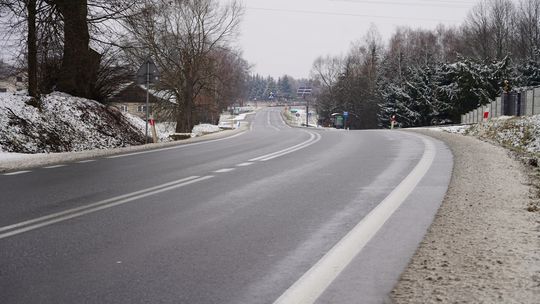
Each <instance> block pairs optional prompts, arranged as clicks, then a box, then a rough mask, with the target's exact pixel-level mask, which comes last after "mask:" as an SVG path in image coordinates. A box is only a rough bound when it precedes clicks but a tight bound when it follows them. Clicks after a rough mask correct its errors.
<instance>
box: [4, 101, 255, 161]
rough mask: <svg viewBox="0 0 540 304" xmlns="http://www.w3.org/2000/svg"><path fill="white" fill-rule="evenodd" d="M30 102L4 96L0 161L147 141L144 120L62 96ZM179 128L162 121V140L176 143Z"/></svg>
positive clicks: (211, 129) (206, 129)
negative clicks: (37, 103) (172, 137)
mask: <svg viewBox="0 0 540 304" xmlns="http://www.w3.org/2000/svg"><path fill="white" fill-rule="evenodd" d="M30 101H31V98H29V97H28V96H25V95H24V94H13V93H0V161H4V162H5V161H10V160H13V161H15V160H21V159H25V158H28V157H30V156H29V155H33V154H37V153H57V152H77V151H88V150H95V149H112V148H119V147H128V146H136V145H141V144H143V143H144V141H145V140H144V137H145V135H144V134H145V128H146V124H145V122H144V120H143V119H141V118H139V117H137V116H134V115H131V114H129V113H125V112H121V111H119V110H118V109H116V108H114V107H107V106H105V105H103V104H100V103H98V102H96V101H93V100H88V99H84V98H77V97H73V96H70V95H68V94H64V93H59V92H54V93H51V94H48V95H44V96H43V97H42V99H41V107H40V108H38V107H36V106H34V105H31V104H30ZM245 115H246V114H240V115H238V116H234V115H232V116H231V117H230V121H231V122H232V123H231V127H230V128H229V129H231V128H238V127H239V125H240V122H241V121H243V120H245V118H246V116H245ZM226 116H227V119H229V117H228V115H226ZM175 127H176V123H174V122H158V123H157V124H156V131H157V135H158V138H159V141H160V142H168V141H171V138H170V135H171V134H174V133H175ZM218 131H221V129H220V128H219V127H218V126H214V125H209V124H201V125H198V126H195V127H194V129H193V131H192V137H198V136H202V135H206V134H210V133H215V132H218ZM149 136H152V129H151V127H150V126H149ZM43 155H44V154H42V156H43ZM45 155H46V154H45Z"/></svg>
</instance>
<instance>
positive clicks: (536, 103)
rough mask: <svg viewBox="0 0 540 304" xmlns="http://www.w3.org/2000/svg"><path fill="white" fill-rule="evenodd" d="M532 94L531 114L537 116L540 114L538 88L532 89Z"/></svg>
mask: <svg viewBox="0 0 540 304" xmlns="http://www.w3.org/2000/svg"><path fill="white" fill-rule="evenodd" d="M533 94H534V95H533V96H534V98H533V101H534V106H533V114H534V115H537V114H540V88H536V89H534V91H533Z"/></svg>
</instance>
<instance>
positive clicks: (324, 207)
mask: <svg viewBox="0 0 540 304" xmlns="http://www.w3.org/2000/svg"><path fill="white" fill-rule="evenodd" d="M250 119H251V120H252V123H251V127H250V130H247V131H245V132H243V133H240V134H237V135H235V136H233V137H228V138H223V139H219V140H212V141H206V142H199V143H195V144H188V145H182V146H175V147H172V148H166V149H161V150H152V151H145V152H141V153H132V154H125V155H118V156H114V157H105V158H99V159H92V160H87V161H80V162H73V163H65V164H63V165H57V166H52V167H44V168H35V169H32V170H27V172H26V171H25V172H14V173H13V172H12V173H7V174H4V175H0V189H1V197H0V207H1V210H2V212H0V302H1V303H4V304H7V303H382V302H384V301H386V299H387V294H388V292H389V291H390V290H391V289H392V287H393V285H394V284H395V282H396V281H397V279H398V277H399V274H400V273H401V271H402V270H403V269H404V267H405V266H406V265H407V262H408V259H409V258H410V256H411V255H412V254H413V253H414V250H415V249H416V247H417V244H418V243H419V242H420V240H421V239H422V236H423V234H424V233H425V230H426V229H427V227H428V226H429V224H430V222H431V220H432V218H433V216H434V214H435V212H436V210H437V208H438V206H439V204H440V202H441V201H442V198H443V196H444V193H445V192H446V189H447V186H448V182H449V178H450V173H451V170H452V156H451V153H450V152H449V150H448V149H447V148H446V147H445V146H444V145H443V144H442V143H441V142H438V141H435V140H433V139H430V138H428V137H423V136H420V135H416V134H411V133H407V132H398V131H382V130H381V131H342V130H326V129H313V128H310V129H305V128H291V127H289V126H287V125H286V124H285V123H284V122H283V120H282V118H281V115H280V109H278V108H268V109H265V110H262V111H259V112H257V114H255V115H252V116H251V117H250Z"/></svg>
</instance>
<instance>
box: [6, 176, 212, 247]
mask: <svg viewBox="0 0 540 304" xmlns="http://www.w3.org/2000/svg"><path fill="white" fill-rule="evenodd" d="M212 177H213V176H211V175H209V176H204V177H199V176H191V177H187V178H183V179H180V180H176V181H173V182H169V183H165V184H162V185H158V186H155V187H151V188H147V189H143V190H139V191H135V192H132V193H128V194H124V195H120V196H116V197H113V198H110V199H106V200H102V201H99V202H96V203H92V204H89V205H86V206H81V207H77V208H73V209H69V210H65V211H62V212H58V213H54V214H50V215H46V216H42V217H39V218H35V219H32V220H28V221H24V222H20V223H17V224H13V225H9V226H4V227H0V232H2V231H9V230H11V231H9V232H6V233H2V234H0V239H3V238H6V237H10V236H13V235H17V234H21V233H23V232H27V231H30V230H34V229H38V228H41V227H44V226H48V225H52V224H54V223H58V222H62V221H65V220H68V219H72V218H75V217H79V216H82V215H85V214H89V213H93V212H96V211H99V210H103V209H107V208H111V207H114V206H118V205H122V204H125V203H128V202H132V201H134V200H138V199H141V198H144V197H147V196H151V195H154V194H158V193H161V192H165V191H169V190H172V189H176V188H180V187H184V186H187V185H190V184H193V183H197V182H200V181H204V180H207V179H210V178H212Z"/></svg>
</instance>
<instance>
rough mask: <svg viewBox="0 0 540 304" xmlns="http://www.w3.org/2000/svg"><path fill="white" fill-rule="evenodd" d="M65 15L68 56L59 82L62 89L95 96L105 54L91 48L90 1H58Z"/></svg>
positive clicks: (66, 52)
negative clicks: (100, 64)
mask: <svg viewBox="0 0 540 304" xmlns="http://www.w3.org/2000/svg"><path fill="white" fill-rule="evenodd" d="M54 2H55V4H56V5H57V7H58V10H59V11H60V13H61V14H62V17H63V18H64V57H63V60H62V68H61V70H60V75H59V79H58V83H57V89H58V90H59V91H62V92H65V93H69V94H71V95H74V96H79V97H87V98H90V97H91V96H92V90H93V88H94V85H95V83H96V81H97V72H98V69H99V63H100V60H101V55H99V54H98V53H97V52H96V51H94V50H92V49H91V48H90V47H89V43H90V34H89V32H88V23H87V19H86V18H87V14H88V3H87V0H55V1H54Z"/></svg>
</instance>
